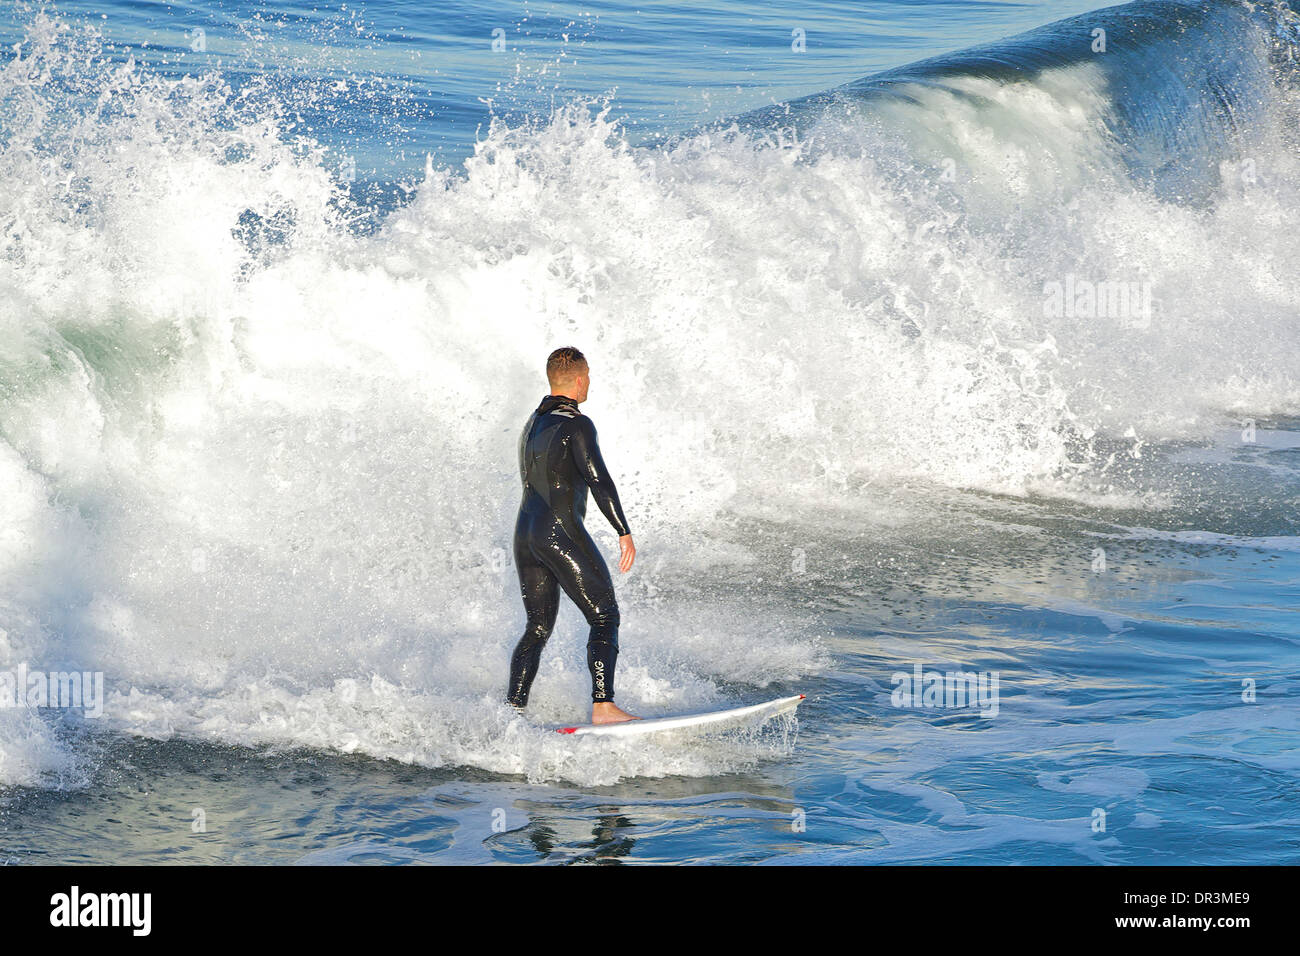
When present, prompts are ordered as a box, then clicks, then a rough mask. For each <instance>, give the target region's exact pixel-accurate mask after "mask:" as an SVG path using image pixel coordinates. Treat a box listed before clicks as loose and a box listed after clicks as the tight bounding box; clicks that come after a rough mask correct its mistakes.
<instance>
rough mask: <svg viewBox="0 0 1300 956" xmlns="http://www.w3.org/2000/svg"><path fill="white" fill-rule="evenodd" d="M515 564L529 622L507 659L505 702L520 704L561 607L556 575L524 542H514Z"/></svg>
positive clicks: (526, 695) (525, 694)
mask: <svg viewBox="0 0 1300 956" xmlns="http://www.w3.org/2000/svg"><path fill="white" fill-rule="evenodd" d="M515 567H516V569H518V571H519V589H520V591H522V592H523V596H524V612H525V613H526V614H527V615H528V623H527V624H526V625H525V627H524V636H523V637H521V638H520V639H519V643H518V644H517V645H515V652H514V654H513V655H512V656H511V658H510V686H509V688H508V689H507V692H506V703H509V704H513V705H514V706H515V707H523V706H525V705H526V704H527V703H528V692H529V690H530V689H531V688H532V686H533V678H534V677H536V676H537V667H538V665H539V664H540V663H541V659H542V648H543V647H545V646H546V640H547V638H549V637H550V636H551V629H552V628H554V627H555V615H556V612H557V611H559V609H560V585H559V582H558V581H557V580H556V579H555V575H554V574H552V573H551V571H550V570H549V569H548V568H547V567H546V566H545V565H544V564H542V563H541V562H540V561H538V560H537V559H536V558H535V557H534V556H533V554H532V551H531V549H530V548H529V547H528V544H527V542H526V541H522V542H521V541H519V540H516V542H515Z"/></svg>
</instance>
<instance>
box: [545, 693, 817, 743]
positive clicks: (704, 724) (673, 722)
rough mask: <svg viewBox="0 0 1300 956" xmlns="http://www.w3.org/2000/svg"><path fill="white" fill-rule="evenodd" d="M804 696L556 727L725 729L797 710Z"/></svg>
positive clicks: (616, 731) (586, 732) (588, 731)
mask: <svg viewBox="0 0 1300 956" xmlns="http://www.w3.org/2000/svg"><path fill="white" fill-rule="evenodd" d="M803 699H804V695H803V694H798V695H796V696H794V697H780V698H778V699H776V700H769V701H768V702H767V703H765V704H751V705H749V706H748V707H733V708H731V709H730V710H715V711H711V712H710V713H707V714H686V715H685V716H682V717H652V718H649V719H646V720H625V721H623V722H622V723H620V724H579V725H578V726H576V727H556V728H555V732H556V733H557V734H576V735H582V736H594V737H639V736H640V735H642V734H656V733H662V732H663V731H667V730H688V731H692V732H696V733H705V732H708V731H710V730H721V729H724V728H726V727H728V726H730V725H732V724H747V723H753V724H755V725H757V724H761V723H763V721H765V720H769V719H771V718H772V717H776V716H777V715H779V714H789V713H793V712H794V709H795V708H796V707H798V706H799V702H800V701H801V700H803Z"/></svg>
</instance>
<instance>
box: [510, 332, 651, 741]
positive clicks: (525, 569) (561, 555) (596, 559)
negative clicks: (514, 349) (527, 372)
mask: <svg viewBox="0 0 1300 956" xmlns="http://www.w3.org/2000/svg"><path fill="white" fill-rule="evenodd" d="M546 379H547V381H548V382H549V383H550V386H551V393H550V394H549V395H547V396H545V397H544V398H543V399H542V402H541V404H540V405H538V406H537V410H536V411H534V412H533V414H532V415H531V416H530V417H529V419H528V422H527V424H525V425H524V431H523V434H522V435H520V437H519V477H520V479H521V481H522V482H523V486H524V487H523V493H524V497H523V501H522V502H520V505H519V518H518V520H517V521H516V522H515V542H514V551H515V568H516V569H517V570H518V571H519V587H520V589H521V590H522V591H523V595H524V611H525V613H526V614H527V616H528V623H527V624H526V625H525V628H524V636H523V637H521V638H520V639H519V643H518V645H516V647H515V652H514V654H513V656H512V657H511V658H510V686H509V689H508V692H507V696H506V701H507V703H510V704H512V705H514V706H515V707H519V708H522V707H524V706H525V705H526V704H527V703H528V691H529V689H530V688H531V687H532V684H533V678H534V677H536V676H537V666H538V663H539V661H540V660H541V656H542V648H543V647H544V646H545V644H546V640H547V638H549V637H550V636H551V629H552V628H553V627H554V626H555V615H556V612H557V611H558V610H559V606H560V588H563V589H564V593H565V594H567V595H568V596H569V598H570V599H571V600H572V601H573V603H574V604H576V605H578V609H579V610H581V611H582V614H583V616H584V617H585V618H586V619H587V624H588V625H590V627H591V632H590V634H589V636H588V638H587V668H588V670H590V671H591V701H592V703H591V722H592V723H593V724H612V723H617V722H619V721H624V720H636V719H638V718H636V717H633V716H632V715H631V714H628V713H626V712H625V711H623V710H621V709H620V708H619V707H618V706H617V705H616V704H615V703H614V662H615V660H616V659H617V658H618V602H617V601H616V600H615V599H614V582H613V581H612V580H611V579H610V576H609V569H608V568H607V567H606V566H605V560H604V558H602V557H601V556H600V552H599V551H598V550H596V545H595V542H593V541H592V540H591V536H590V535H589V534H587V529H586V528H585V527H583V524H582V519H583V518H584V517H585V515H586V511H587V490H588V489H591V494H592V496H593V497H594V498H595V499H596V504H597V505H598V506H599V507H600V510H601V512H602V513H603V514H604V515H605V517H606V518H607V519H609V523H610V524H611V525H613V526H614V530H615V531H617V532H618V536H619V537H618V546H619V559H618V567H619V570H620V571H622V572H623V573H624V574H626V573H627V572H628V570H630V569H631V567H632V560H633V559H634V558H635V557H636V546H635V545H634V544H633V543H632V533H631V531H630V530H629V529H628V526H627V518H625V517H624V516H623V508H622V506H621V505H620V504H619V500H618V492H617V491H616V490H615V489H614V482H613V479H611V478H610V476H609V472H608V471H607V470H606V468H605V462H604V460H603V459H602V458H601V456H600V447H599V446H598V445H597V444H596V426H594V425H593V424H592V423H591V419H590V418H588V417H587V416H586V415H584V414H582V412H580V411H578V406H579V405H580V404H581V403H583V402H585V401H586V400H587V389H588V388H589V387H590V385H591V370H590V369H589V368H588V366H587V360H586V358H584V357H583V354H582V353H581V352H579V351H578V350H577V349H575V348H569V347H566V348H559V349H556V350H555V351H554V352H552V353H551V354H550V356H549V357H548V358H547V360H546Z"/></svg>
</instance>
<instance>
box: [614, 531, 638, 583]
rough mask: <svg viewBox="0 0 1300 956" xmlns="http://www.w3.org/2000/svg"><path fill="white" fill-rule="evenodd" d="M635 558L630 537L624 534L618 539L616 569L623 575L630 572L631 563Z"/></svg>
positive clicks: (634, 548) (633, 546) (634, 550)
mask: <svg viewBox="0 0 1300 956" xmlns="http://www.w3.org/2000/svg"><path fill="white" fill-rule="evenodd" d="M635 558H636V545H634V544H633V543H632V536H631V535H630V534H625V535H623V537H621V538H619V539H618V569H619V570H620V571H622V572H623V573H624V574H627V573H628V572H629V571H631V570H632V561H633V560H634V559H635Z"/></svg>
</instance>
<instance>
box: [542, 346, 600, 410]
mask: <svg viewBox="0 0 1300 956" xmlns="http://www.w3.org/2000/svg"><path fill="white" fill-rule="evenodd" d="M546 380H547V381H548V382H550V383H551V394H552V395H567V396H569V398H571V399H573V400H574V401H576V402H579V403H581V402H585V401H586V400H587V389H588V388H590V387H591V370H590V369H589V368H588V367H587V359H586V357H585V356H584V355H583V354H582V353H581V352H579V351H578V350H577V349H575V348H574V347H573V346H571V345H566V346H565V347H564V348H560V349H556V350H555V351H554V352H552V353H551V354H550V357H549V358H547V360H546Z"/></svg>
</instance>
